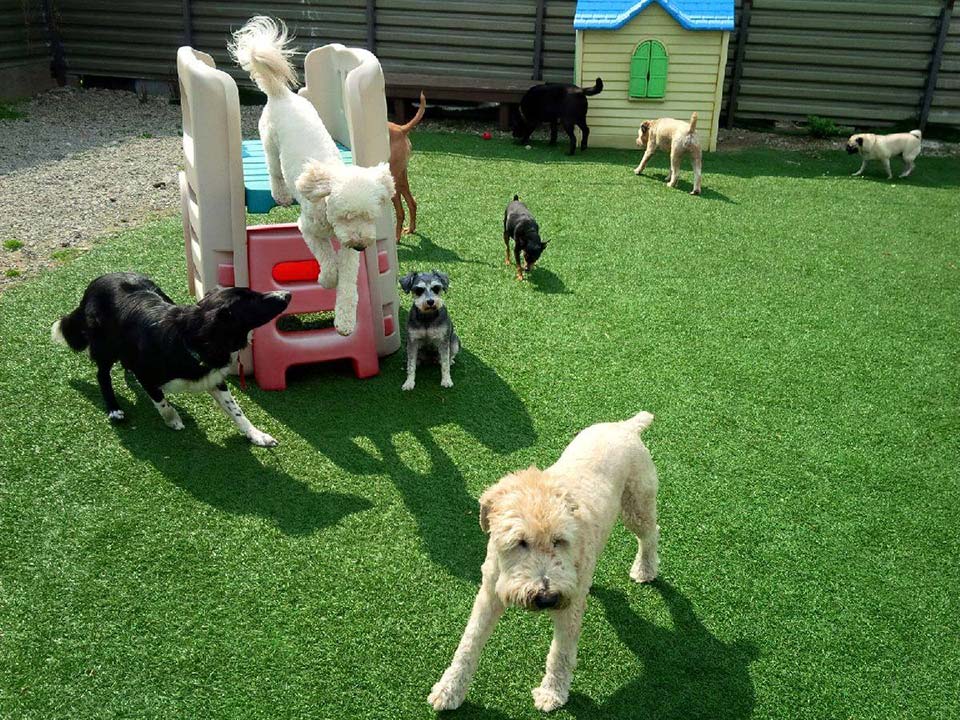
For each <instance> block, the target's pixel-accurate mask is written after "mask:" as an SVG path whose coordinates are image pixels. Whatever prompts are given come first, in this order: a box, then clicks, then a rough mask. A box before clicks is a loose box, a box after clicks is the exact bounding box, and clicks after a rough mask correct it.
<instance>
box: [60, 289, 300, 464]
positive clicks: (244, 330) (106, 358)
mask: <svg viewBox="0 0 960 720" xmlns="http://www.w3.org/2000/svg"><path fill="white" fill-rule="evenodd" d="M289 304H290V293H288V292H271V293H266V294H264V293H258V292H255V291H253V290H249V289H247V288H226V289H218V290H215V291H213V292H212V293H210V294H208V295H207V296H206V297H204V298H203V299H202V300H200V302H198V303H197V304H196V305H177V304H175V303H174V302H173V301H172V300H171V299H170V298H168V297H167V296H166V294H165V293H164V292H163V290H161V289H160V288H159V287H157V285H156V283H154V282H153V281H152V280H150V278H148V277H146V276H145V275H139V274H137V273H110V274H108V275H101V276H100V277H98V278H97V279H96V280H94V281H93V282H91V283H90V285H89V286H87V289H86V292H84V294H83V299H82V300H81V301H80V306H79V307H78V308H77V309H76V310H74V311H73V312H72V313H70V314H69V315H64V316H63V317H62V318H60V319H59V320H58V321H57V322H55V323H54V324H53V327H52V328H51V337H52V338H53V340H54V342H59V343H62V344H64V345H67V346H69V347H70V348H72V349H73V350H74V351H76V352H80V351H81V350H84V349H89V352H90V359H91V360H92V361H93V362H94V363H96V365H97V381H98V382H99V383H100V392H101V393H103V400H104V402H105V403H106V406H107V418H108V419H109V420H110V421H112V422H120V421H122V420H123V419H124V415H123V410H121V409H120V406H119V405H118V404H117V396H116V395H115V394H114V392H113V383H112V382H111V379H110V370H111V368H112V367H113V366H114V365H115V364H116V363H117V362H119V363H120V364H121V365H122V366H123V367H124V368H126V369H127V370H129V371H130V372H132V373H133V374H134V376H135V377H136V378H137V380H138V382H139V383H140V385H142V386H143V389H144V390H146V391H147V395H149V396H150V399H151V400H153V404H154V406H155V407H156V408H157V410H158V411H159V412H160V416H161V417H162V418H163V420H164V422H166V424H167V425H168V426H169V427H171V428H173V429H174V430H182V429H183V421H181V420H180V416H179V415H178V414H177V411H176V409H175V408H174V407H173V406H172V405H171V404H170V403H169V402H167V400H166V398H165V397H164V393H165V392H168V393H176V392H184V391H186V392H209V393H210V394H211V395H212V396H213V398H214V399H215V400H216V401H217V404H218V405H219V406H220V408H221V409H222V410H223V412H224V413H226V414H227V416H228V417H229V418H230V419H231V420H232V421H233V422H234V424H235V425H236V426H237V427H238V428H239V429H240V432H242V433H243V434H244V435H245V436H246V437H247V438H249V440H250V442H252V443H253V444H254V445H259V446H261V447H272V446H274V445H276V444H277V441H276V440H274V439H273V438H272V437H270V436H269V435H267V434H266V433H265V432H262V431H260V430H258V429H257V428H255V427H254V426H253V424H252V423H251V422H250V421H249V420H248V419H247V418H246V416H245V415H244V414H243V411H242V410H241V409H240V406H239V405H237V402H236V400H234V399H233V396H232V395H231V394H230V390H229V389H228V388H227V384H226V383H225V382H224V378H225V377H226V375H227V372H228V371H229V369H230V365H231V363H232V361H233V360H234V359H235V358H236V355H237V353H238V352H239V351H240V350H242V349H243V348H245V347H246V346H247V344H248V343H249V342H250V336H251V334H252V332H253V330H254V328H257V327H260V326H261V325H263V324H264V323H267V322H269V321H270V320H272V319H273V318H275V317H276V316H277V315H279V314H280V313H282V312H283V311H284V310H286V309H287V306H288V305H289Z"/></svg>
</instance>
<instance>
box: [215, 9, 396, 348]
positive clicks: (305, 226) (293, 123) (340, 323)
mask: <svg viewBox="0 0 960 720" xmlns="http://www.w3.org/2000/svg"><path fill="white" fill-rule="evenodd" d="M290 40H291V38H290V37H289V36H288V34H287V28H286V26H285V25H284V24H283V23H282V22H280V21H275V20H273V19H271V18H268V17H263V16H257V17H254V18H251V19H250V20H249V21H248V22H247V24H246V25H244V26H243V27H242V28H241V29H240V30H238V31H237V32H235V33H234V34H233V42H232V43H231V44H230V45H229V47H228V49H229V51H230V54H231V55H232V56H233V58H234V59H235V60H236V62H237V63H239V65H240V67H242V68H243V69H244V70H246V71H247V72H249V73H250V77H251V79H252V80H253V81H254V82H255V83H256V84H257V87H259V88H260V89H261V90H262V91H263V92H264V93H266V95H267V105H266V107H264V109H263V113H262V114H261V116H260V139H261V140H262V141H263V150H264V154H265V155H266V159H267V170H268V171H269V173H270V191H271V193H272V194H273V199H274V200H276V201H277V203H278V204H280V205H289V204H290V203H291V202H292V199H293V198H296V200H297V202H299V203H300V219H299V221H298V223H297V224H298V226H299V228H300V232H301V233H303V238H304V240H305V241H306V243H307V245H308V246H309V248H310V250H311V252H313V254H314V255H315V256H316V258H317V261H318V262H319V263H320V277H319V282H320V284H321V285H322V286H323V287H325V288H333V287H336V288H337V301H336V308H335V310H334V321H333V322H334V326H335V327H336V328H337V331H338V332H339V333H340V334H341V335H350V334H351V333H353V331H354V328H355V327H356V320H357V273H358V271H359V269H360V259H361V257H360V256H361V252H362V251H363V250H364V249H366V248H367V247H369V246H370V245H371V244H372V243H373V242H374V241H375V239H376V228H375V222H376V218H377V216H378V215H380V213H382V212H383V210H384V208H386V207H387V204H388V203H390V201H391V198H392V197H393V195H394V184H393V177H392V176H391V175H390V168H389V166H388V165H387V163H380V164H379V165H377V166H375V167H372V168H362V167H357V166H354V165H346V164H344V162H343V160H342V159H341V158H340V153H339V151H338V150H337V146H336V144H335V143H334V142H333V138H332V137H330V133H329V132H327V129H326V128H325V127H324V125H323V121H322V120H321V119H320V116H319V115H318V114H317V111H316V109H315V108H314V107H313V105H312V104H311V102H310V101H309V100H307V99H306V98H304V97H301V96H300V95H298V94H297V93H295V92H293V91H292V90H291V88H293V87H295V86H296V84H297V75H296V71H295V70H294V69H293V66H292V65H291V64H290V60H289V58H290V56H291V55H293V50H292V49H291V48H290V46H289V44H290ZM334 235H336V237H337V239H338V240H339V241H340V245H341V249H340V250H339V251H337V250H336V249H335V247H334V245H333V241H332V238H333V236H334Z"/></svg>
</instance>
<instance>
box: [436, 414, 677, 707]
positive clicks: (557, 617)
mask: <svg viewBox="0 0 960 720" xmlns="http://www.w3.org/2000/svg"><path fill="white" fill-rule="evenodd" d="M652 422H653V415H651V414H650V413H648V412H641V413H639V414H638V415H635V416H634V417H632V418H630V419H629V420H624V421H623V422H618V423H602V424H600V425H592V426H591V427H588V428H587V429H586V430H584V431H583V432H581V433H580V434H579V435H577V437H575V438H574V439H573V442H571V443H570V444H569V445H568V446H567V449H566V450H564V451H563V454H562V455H561V456H560V459H559V460H557V462H555V463H554V464H553V465H551V466H550V467H548V468H547V469H546V470H538V469H537V468H535V467H531V468H528V469H527V470H521V471H519V472H515V473H512V474H510V475H507V476H506V477H505V478H503V479H501V480H500V481H499V482H498V483H497V484H496V485H493V486H492V487H490V488H488V489H487V491H486V492H485V493H483V495H482V496H481V498H480V527H481V528H482V529H483V530H484V532H487V533H489V534H490V539H489V541H488V543H487V559H486V560H485V561H484V563H483V569H482V572H483V581H482V584H481V585H480V591H479V592H478V593H477V598H476V600H475V601H474V604H473V612H472V613H471V614H470V621H469V622H468V623H467V628H466V630H465V631H464V633H463V638H462V639H461V640H460V645H459V647H457V651H456V653H455V654H454V656H453V661H452V662H451V663H450V667H448V668H447V670H446V672H444V673H443V677H441V678H440V680H438V681H437V684H436V685H434V686H433V690H432V691H431V693H430V697H429V702H430V704H431V705H433V707H434V709H435V710H438V711H439V710H453V709H454V708H457V707H459V706H460V704H461V703H462V702H463V700H464V698H465V697H466V694H467V688H468V687H469V686H470V681H471V680H472V678H473V673H474V672H475V671H476V669H477V663H478V662H479V660H480V652H481V651H482V650H483V646H484V644H485V643H486V642H487V639H488V638H489V637H490V633H492V632H493V627H494V625H496V623H497V620H499V619H500V617H501V615H503V613H504V612H505V611H506V609H507V608H508V607H510V606H516V607H521V608H524V609H525V610H534V611H536V610H542V611H546V612H549V613H550V614H551V615H552V616H553V628H554V630H553V643H552V644H551V645H550V653H549V654H548V655H547V668H546V673H545V674H544V676H543V682H541V683H540V686H539V687H537V688H534V690H533V699H534V704H535V705H536V706H537V708H538V709H540V710H543V711H545V712H546V711H550V710H555V709H556V708H558V707H560V706H561V705H563V704H564V703H566V702H567V697H568V695H569V692H570V680H571V679H572V677H573V668H574V666H575V665H576V664H577V641H578V640H579V638H580V623H581V621H582V620H583V611H584V608H585V607H586V604H587V594H588V592H589V591H590V585H591V584H592V583H593V570H594V568H595V567H596V564H597V559H598V558H599V557H600V551H601V550H603V547H604V545H606V543H607V537H608V536H609V535H610V531H611V530H612V529H613V526H614V523H616V521H617V517H618V516H619V517H621V518H623V524H624V525H626V526H627V529H629V530H630V531H631V532H632V533H633V534H634V535H636V537H637V541H638V542H637V544H638V548H637V555H636V558H635V559H634V561H633V567H632V568H631V569H630V577H631V578H633V579H634V580H635V581H636V582H638V583H646V582H651V581H652V580H653V579H654V578H656V577H657V566H658V559H657V539H658V535H659V529H658V528H657V471H656V469H655V468H654V466H653V460H652V459H651V458H650V453H649V451H648V450H647V448H646V446H645V445H644V444H643V441H642V440H641V439H640V434H641V433H642V432H643V431H644V430H646V429H647V428H648V427H650V423H652Z"/></svg>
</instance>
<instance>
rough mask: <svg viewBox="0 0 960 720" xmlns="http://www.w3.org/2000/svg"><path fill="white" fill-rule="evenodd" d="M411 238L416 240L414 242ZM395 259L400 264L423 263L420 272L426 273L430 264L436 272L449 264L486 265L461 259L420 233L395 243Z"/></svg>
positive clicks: (405, 236)
mask: <svg viewBox="0 0 960 720" xmlns="http://www.w3.org/2000/svg"><path fill="white" fill-rule="evenodd" d="M413 238H417V240H416V241H414V240H413ZM397 257H398V258H399V259H400V260H401V261H402V262H420V263H423V267H422V268H421V271H426V270H429V269H431V268H428V267H427V265H429V264H431V263H432V266H435V267H436V269H437V270H441V271H442V270H443V267H442V266H443V265H445V264H449V263H471V264H474V265H486V264H487V263H485V262H483V261H481V260H469V259H467V258H463V257H461V256H460V255H459V254H458V253H457V252H456V251H455V250H450V249H448V248H445V247H443V246H441V245H437V244H436V243H435V242H434V241H433V238H431V237H430V236H429V235H425V234H423V233H421V232H416V233H413V234H412V235H404V236H403V238H402V240H401V241H400V242H399V243H397Z"/></svg>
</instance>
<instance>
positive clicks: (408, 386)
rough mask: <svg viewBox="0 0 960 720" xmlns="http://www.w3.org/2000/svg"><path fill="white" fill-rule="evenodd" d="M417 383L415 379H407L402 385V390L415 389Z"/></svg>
mask: <svg viewBox="0 0 960 720" xmlns="http://www.w3.org/2000/svg"><path fill="white" fill-rule="evenodd" d="M416 385H417V384H416V383H415V382H414V381H413V380H407V381H406V382H405V383H403V385H401V386H400V389H401V390H413V388H415V387H416Z"/></svg>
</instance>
